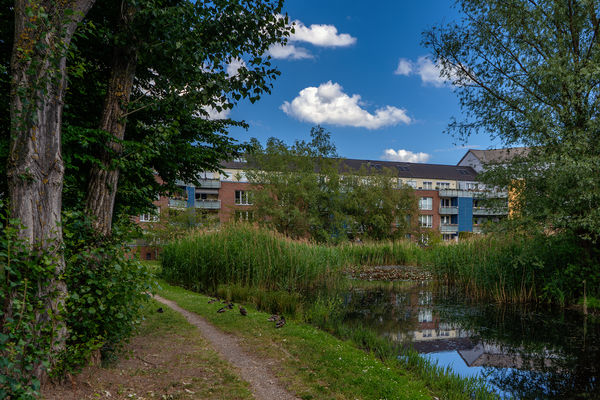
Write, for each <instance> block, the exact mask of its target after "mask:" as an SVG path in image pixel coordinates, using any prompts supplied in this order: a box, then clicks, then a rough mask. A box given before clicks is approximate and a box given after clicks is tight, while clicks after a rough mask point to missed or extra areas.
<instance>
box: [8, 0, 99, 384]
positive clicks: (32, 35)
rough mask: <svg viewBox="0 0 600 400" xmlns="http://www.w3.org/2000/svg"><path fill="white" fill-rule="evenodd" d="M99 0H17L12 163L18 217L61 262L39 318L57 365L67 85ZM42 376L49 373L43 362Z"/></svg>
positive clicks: (41, 290) (43, 289) (41, 288)
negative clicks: (83, 28)
mask: <svg viewBox="0 0 600 400" xmlns="http://www.w3.org/2000/svg"><path fill="white" fill-rule="evenodd" d="M93 3H94V0H71V1H65V2H56V1H52V0H38V1H33V0H16V1H15V36H14V46H13V50H12V58H11V93H10V98H11V99H10V103H11V104H10V112H11V115H10V117H11V142H10V154H9V158H8V165H7V176H8V186H9V199H10V208H11V217H12V218H15V219H18V220H19V221H20V222H21V224H22V226H23V227H22V230H21V233H20V236H21V238H23V239H25V240H26V241H27V242H28V243H29V244H30V246H31V248H32V249H33V250H34V251H37V252H40V253H46V254H49V255H50V256H51V257H52V259H53V260H54V262H55V265H56V268H55V272H54V277H53V278H52V279H50V282H39V283H38V296H39V297H40V298H44V301H45V303H46V311H45V312H42V313H39V314H38V315H36V323H37V324H38V325H39V326H41V325H43V324H51V325H52V327H53V331H54V332H53V343H52V354H51V355H50V359H49V361H50V363H49V364H50V367H51V366H52V365H53V364H54V362H55V361H56V354H57V353H58V352H60V351H61V350H62V349H63V348H64V344H65V339H66V335H67V331H66V328H65V325H64V323H61V322H59V321H58V319H57V318H56V316H57V315H58V314H60V312H61V311H62V308H63V304H64V299H65V296H66V293H67V288H66V285H65V283H64V281H63V280H62V279H61V277H60V276H61V274H62V273H63V272H64V268H65V262H64V258H63V255H62V252H61V246H62V230H61V193H62V187H63V174H64V166H63V160H62V155H61V119H62V111H63V98H64V92H65V85H66V53H67V49H68V47H69V44H70V42H71V39H72V37H73V34H74V32H75V29H76V28H77V25H78V23H79V22H80V21H81V20H82V18H83V17H84V16H85V14H86V13H87V12H88V10H89V9H90V8H91V7H92V5H93ZM33 373H34V375H35V376H36V377H37V378H38V379H40V380H43V379H44V378H45V376H46V371H45V369H44V368H43V366H42V365H41V364H39V365H36V367H35V369H34V371H33Z"/></svg>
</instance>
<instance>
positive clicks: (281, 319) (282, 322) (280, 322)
mask: <svg viewBox="0 0 600 400" xmlns="http://www.w3.org/2000/svg"><path fill="white" fill-rule="evenodd" d="M284 325H285V318H284V316H283V315H282V316H281V317H279V320H278V321H277V322H275V328H281V327H282V326H284Z"/></svg>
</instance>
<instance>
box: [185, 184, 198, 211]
mask: <svg viewBox="0 0 600 400" xmlns="http://www.w3.org/2000/svg"><path fill="white" fill-rule="evenodd" d="M185 190H186V191H187V197H188V198H187V206H188V208H194V207H195V206H196V188H195V187H193V186H186V187H185Z"/></svg>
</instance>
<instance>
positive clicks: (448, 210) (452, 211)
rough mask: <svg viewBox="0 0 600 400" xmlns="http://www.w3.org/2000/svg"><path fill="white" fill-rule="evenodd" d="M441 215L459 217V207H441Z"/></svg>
mask: <svg viewBox="0 0 600 400" xmlns="http://www.w3.org/2000/svg"><path fill="white" fill-rule="evenodd" d="M440 214H443V215H458V207H456V206H450V207H444V206H441V207H440Z"/></svg>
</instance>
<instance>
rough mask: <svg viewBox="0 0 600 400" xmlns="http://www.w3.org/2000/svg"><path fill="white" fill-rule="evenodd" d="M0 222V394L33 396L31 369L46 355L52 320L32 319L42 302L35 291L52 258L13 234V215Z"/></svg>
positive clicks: (48, 274) (40, 289)
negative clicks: (34, 249)
mask: <svg viewBox="0 0 600 400" xmlns="http://www.w3.org/2000/svg"><path fill="white" fill-rule="evenodd" d="M0 228H1V233H0V304H1V305H2V308H1V309H0V398H2V399H5V398H8V397H9V396H12V398H15V399H33V398H36V396H37V395H38V394H39V393H38V392H39V388H40V382H39V380H38V379H36V378H35V377H34V376H33V369H34V366H36V365H39V364H40V363H42V364H43V363H44V361H45V360H47V355H48V353H49V352H50V348H51V342H50V340H51V337H52V322H51V321H47V322H42V323H41V324H40V323H39V322H38V321H36V315H37V314H39V313H41V312H43V311H44V308H45V301H44V299H45V297H44V296H40V295H39V293H44V292H45V291H47V282H49V281H50V279H51V278H52V277H53V274H54V271H55V265H56V264H55V263H54V262H53V260H52V259H51V258H49V257H48V256H47V255H43V254H42V255H37V254H35V253H33V252H32V251H31V250H30V249H29V246H28V245H26V243H24V242H23V241H22V240H20V239H19V238H18V232H19V224H18V221H7V220H5V219H2V221H0ZM48 295H51V293H48V294H47V296H48ZM44 367H46V368H47V364H46V365H44Z"/></svg>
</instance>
